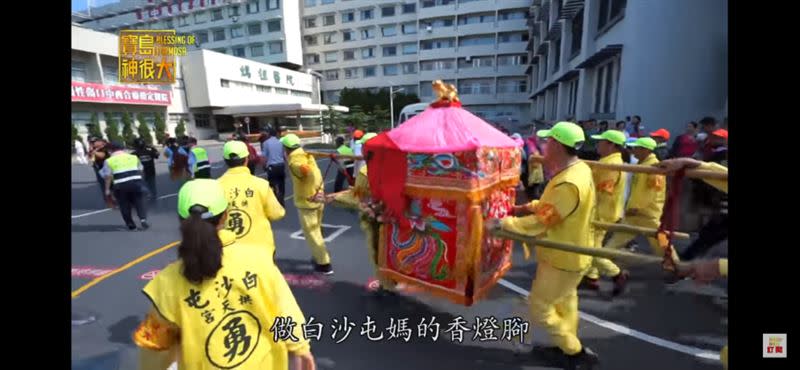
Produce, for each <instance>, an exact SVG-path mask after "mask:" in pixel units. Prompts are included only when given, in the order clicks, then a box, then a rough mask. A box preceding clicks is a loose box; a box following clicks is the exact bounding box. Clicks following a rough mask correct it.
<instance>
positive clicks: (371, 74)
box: [364, 66, 375, 77]
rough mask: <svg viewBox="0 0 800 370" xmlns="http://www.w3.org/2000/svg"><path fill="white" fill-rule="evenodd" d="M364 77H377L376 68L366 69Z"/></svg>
mask: <svg viewBox="0 0 800 370" xmlns="http://www.w3.org/2000/svg"><path fill="white" fill-rule="evenodd" d="M364 77H375V66H369V67H364Z"/></svg>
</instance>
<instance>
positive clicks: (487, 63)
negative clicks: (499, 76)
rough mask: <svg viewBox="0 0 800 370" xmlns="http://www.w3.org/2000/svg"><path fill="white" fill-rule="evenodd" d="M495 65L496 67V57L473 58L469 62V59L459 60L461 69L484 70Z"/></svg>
mask: <svg viewBox="0 0 800 370" xmlns="http://www.w3.org/2000/svg"><path fill="white" fill-rule="evenodd" d="M498 63H499V61H498ZM493 65H494V57H471V58H469V60H467V58H459V59H458V68H459V69H461V68H463V69H469V68H483V67H491V66H493Z"/></svg>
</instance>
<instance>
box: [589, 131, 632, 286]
mask: <svg viewBox="0 0 800 370" xmlns="http://www.w3.org/2000/svg"><path fill="white" fill-rule="evenodd" d="M592 139H595V140H597V154H599V155H600V157H601V158H600V160H599V162H600V163H610V164H622V163H623V160H622V151H623V150H624V147H623V146H624V145H625V133H624V132H622V131H617V130H606V131H605V132H603V133H602V134H600V135H592ZM592 176H593V179H594V186H595V189H596V193H597V221H600V222H605V223H616V222H618V221H619V220H620V219H621V218H622V213H623V211H624V208H625V187H626V186H627V183H628V177H627V176H625V174H623V173H622V172H621V171H614V170H605V169H600V168H593V169H592ZM605 236H606V230H605V229H601V228H596V229H595V245H596V246H598V247H602V246H603V239H604V238H605ZM600 273H602V274H603V275H605V276H611V277H612V278H613V279H614V289H613V290H612V291H611V295H612V296H617V295H619V294H620V293H622V292H623V291H624V290H625V284H626V282H627V280H628V271H625V270H620V269H619V267H617V265H616V264H614V262H611V260H608V259H605V258H594V259H593V260H592V268H591V269H589V272H588V273H587V274H586V276H585V277H584V279H583V282H582V283H581V285H583V286H586V287H588V288H589V289H592V290H599V289H600V284H599V283H598V280H599V278H600Z"/></svg>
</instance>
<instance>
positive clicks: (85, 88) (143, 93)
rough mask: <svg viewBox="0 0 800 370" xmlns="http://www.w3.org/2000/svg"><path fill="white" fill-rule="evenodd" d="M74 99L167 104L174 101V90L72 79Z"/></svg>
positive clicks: (80, 100)
mask: <svg viewBox="0 0 800 370" xmlns="http://www.w3.org/2000/svg"><path fill="white" fill-rule="evenodd" d="M72 101H75V102H91V103H116V104H140V105H164V106H166V105H170V104H171V103H172V92H171V91H165V90H148V89H143V88H136V87H127V86H117V85H101V84H93V83H87V82H78V81H72Z"/></svg>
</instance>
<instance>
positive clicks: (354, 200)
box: [334, 166, 372, 209]
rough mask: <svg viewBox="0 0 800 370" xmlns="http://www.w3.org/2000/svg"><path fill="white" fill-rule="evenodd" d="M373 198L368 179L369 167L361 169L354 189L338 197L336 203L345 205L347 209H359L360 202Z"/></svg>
mask: <svg viewBox="0 0 800 370" xmlns="http://www.w3.org/2000/svg"><path fill="white" fill-rule="evenodd" d="M371 196H372V194H371V193H370V190H369V179H368V177H367V166H363V167H361V169H359V170H358V175H356V182H355V184H354V185H353V187H352V188H350V189H348V190H347V191H344V192H342V193H340V194H337V195H336V198H335V199H334V201H336V202H338V203H341V204H344V205H345V206H347V207H350V208H355V209H358V205H359V203H360V202H363V201H365V200H367V199H369V198H370V197H371Z"/></svg>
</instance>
